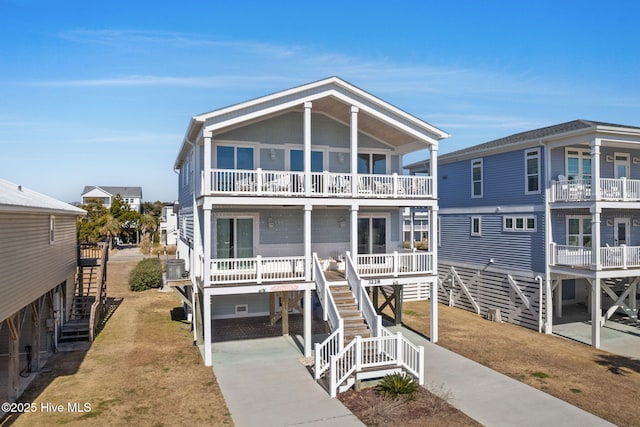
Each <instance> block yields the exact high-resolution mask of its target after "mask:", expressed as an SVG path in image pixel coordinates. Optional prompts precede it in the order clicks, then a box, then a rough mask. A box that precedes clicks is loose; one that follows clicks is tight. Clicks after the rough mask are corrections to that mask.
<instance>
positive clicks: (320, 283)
mask: <svg viewBox="0 0 640 427" xmlns="http://www.w3.org/2000/svg"><path fill="white" fill-rule="evenodd" d="M313 277H314V280H315V282H316V294H317V295H318V299H319V300H320V304H321V305H322V313H323V315H322V316H323V319H324V321H326V322H328V323H329V326H330V327H331V330H332V331H333V332H332V333H331V335H329V336H328V337H327V339H325V340H324V341H323V342H322V343H316V345H315V369H314V376H315V379H316V380H318V379H320V377H321V376H322V374H323V373H324V372H326V371H327V370H328V369H329V367H330V361H331V357H332V356H333V355H335V354H337V353H339V352H340V351H342V349H343V347H344V338H343V337H344V320H342V318H341V317H340V314H339V312H338V307H337V306H336V303H335V301H334V300H333V295H331V292H330V291H329V284H328V283H327V280H326V278H325V276H324V273H323V272H322V267H321V266H320V261H319V260H318V255H317V254H316V253H314V254H313Z"/></svg>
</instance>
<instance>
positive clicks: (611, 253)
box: [551, 243, 640, 270]
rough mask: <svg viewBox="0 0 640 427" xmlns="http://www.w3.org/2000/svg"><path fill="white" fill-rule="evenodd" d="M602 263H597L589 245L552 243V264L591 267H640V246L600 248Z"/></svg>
mask: <svg viewBox="0 0 640 427" xmlns="http://www.w3.org/2000/svg"><path fill="white" fill-rule="evenodd" d="M599 251H600V253H599V255H600V265H595V260H594V259H593V251H592V249H591V248H589V247H582V246H568V245H556V244H555V243H552V244H551V265H563V266H569V267H577V268H589V269H598V270H600V269H626V268H638V267H640V246H626V245H620V246H606V247H601V248H600V249H599Z"/></svg>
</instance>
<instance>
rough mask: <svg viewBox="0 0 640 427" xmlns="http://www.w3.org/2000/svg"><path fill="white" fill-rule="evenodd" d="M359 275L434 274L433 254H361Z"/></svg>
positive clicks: (417, 252)
mask: <svg viewBox="0 0 640 427" xmlns="http://www.w3.org/2000/svg"><path fill="white" fill-rule="evenodd" d="M356 262H357V263H358V274H359V275H360V276H362V277H367V276H388V275H393V276H394V277H398V276H402V275H411V274H420V273H432V272H433V253H432V252H425V251H418V250H416V249H414V250H413V251H411V252H397V251H396V252H393V253H390V254H359V255H357V257H356Z"/></svg>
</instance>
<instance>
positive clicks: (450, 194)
mask: <svg viewBox="0 0 640 427" xmlns="http://www.w3.org/2000/svg"><path fill="white" fill-rule="evenodd" d="M524 153H525V150H524V149H523V150H516V151H511V152H507V153H500V154H495V155H491V156H486V157H481V158H482V159H483V197H479V198H472V197H471V160H463V161H459V162H454V163H449V164H442V165H441V166H440V168H439V172H438V174H439V175H440V177H439V186H438V191H439V195H440V207H441V208H459V207H472V206H505V205H522V204H527V205H529V204H544V152H543V150H542V148H540V187H541V191H540V193H539V194H525V173H526V171H525V161H524V158H525V154H524ZM478 158H480V157H478Z"/></svg>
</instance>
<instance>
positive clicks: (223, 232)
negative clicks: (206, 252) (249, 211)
mask: <svg viewBox="0 0 640 427" xmlns="http://www.w3.org/2000/svg"><path fill="white" fill-rule="evenodd" d="M252 257H253V219H252V218H217V219H216V258H252Z"/></svg>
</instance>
